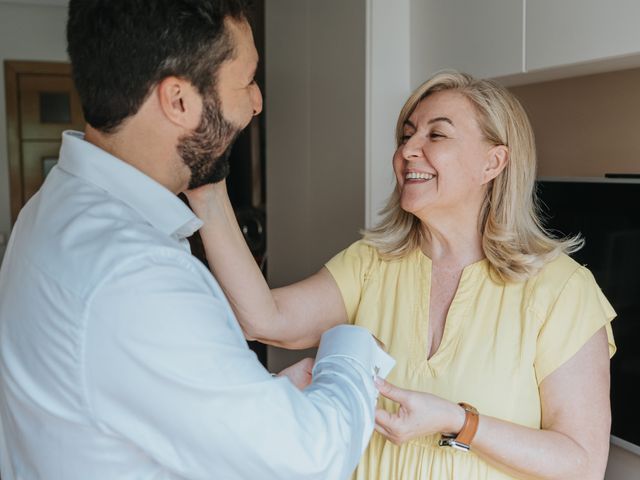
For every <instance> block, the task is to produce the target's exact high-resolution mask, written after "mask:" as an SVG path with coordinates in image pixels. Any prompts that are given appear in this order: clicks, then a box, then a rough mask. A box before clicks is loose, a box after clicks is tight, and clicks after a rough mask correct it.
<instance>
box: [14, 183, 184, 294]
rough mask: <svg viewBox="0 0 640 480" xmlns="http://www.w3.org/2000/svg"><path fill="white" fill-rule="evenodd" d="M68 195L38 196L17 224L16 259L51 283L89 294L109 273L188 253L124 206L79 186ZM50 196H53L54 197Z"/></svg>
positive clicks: (90, 189) (95, 190)
mask: <svg viewBox="0 0 640 480" xmlns="http://www.w3.org/2000/svg"><path fill="white" fill-rule="evenodd" d="M78 188H79V189H78V190H76V191H75V192H74V193H73V194H72V195H69V196H67V197H66V198H59V199H57V200H58V201H56V199H55V195H43V196H40V197H39V198H38V197H36V198H34V199H33V201H32V202H30V203H29V204H28V205H27V206H26V207H25V209H24V211H23V212H22V213H21V215H20V218H19V220H18V222H17V223H16V226H15V235H14V236H15V241H14V243H15V244H16V245H15V248H14V252H13V254H14V255H17V256H18V259H17V260H18V261H22V262H27V263H28V264H30V265H31V266H32V267H33V268H35V269H37V270H39V271H40V272H42V274H43V275H46V276H48V277H49V278H50V279H51V280H52V281H55V282H57V283H59V284H60V285H61V286H63V287H64V288H66V289H68V290H71V291H73V292H75V294H76V295H78V296H79V297H84V296H85V295H87V294H88V293H89V292H90V291H91V290H92V289H93V288H94V287H95V286H96V285H97V284H98V283H100V282H101V281H102V280H103V279H104V278H105V277H107V276H108V275H109V274H110V272H112V271H114V270H116V269H118V268H121V266H122V265H124V264H127V263H130V262H132V261H136V260H139V261H143V259H145V258H149V257H152V256H154V255H155V256H162V257H164V258H171V257H175V258H182V260H181V261H182V262H183V263H184V262H185V260H184V259H185V258H187V261H188V258H189V257H191V255H190V254H189V253H188V252H187V251H186V250H185V249H184V248H182V247H181V246H180V244H179V243H178V241H177V240H175V239H174V238H172V237H170V236H168V235H166V234H164V233H162V232H160V231H159V230H157V229H156V228H154V227H153V226H152V225H150V224H149V223H148V222H146V221H145V220H144V219H143V218H142V217H141V216H139V215H137V214H136V212H135V211H134V210H132V209H131V208H129V207H128V206H127V205H126V204H125V203H123V202H121V201H119V200H118V199H116V198H114V197H112V196H110V195H109V194H108V193H106V192H103V191H101V190H99V189H95V188H86V187H85V186H82V185H78ZM52 197H54V198H52Z"/></svg>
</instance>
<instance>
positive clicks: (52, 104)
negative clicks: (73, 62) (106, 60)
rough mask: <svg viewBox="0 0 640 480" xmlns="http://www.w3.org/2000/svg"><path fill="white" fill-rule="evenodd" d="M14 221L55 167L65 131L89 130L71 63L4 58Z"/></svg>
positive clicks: (10, 186) (10, 183)
mask: <svg viewBox="0 0 640 480" xmlns="http://www.w3.org/2000/svg"><path fill="white" fill-rule="evenodd" d="M4 71H5V84H6V97H7V126H8V132H7V133H8V144H9V152H8V153H9V188H10V192H11V221H12V223H13V222H15V221H16V218H17V216H18V212H19V211H20V209H21V208H22V206H23V205H24V204H25V203H26V202H27V200H29V198H31V196H32V195H33V194H34V193H35V192H37V191H38V189H39V188H40V185H42V182H43V181H44V179H45V177H46V175H47V173H48V172H49V170H51V168H52V167H53V166H54V165H55V163H56V162H57V159H58V152H59V150H60V142H61V136H62V132H63V131H64V130H83V129H84V118H83V115H82V108H81V106H80V99H79V98H78V94H77V92H76V90H75V88H74V86H73V80H72V79H71V66H70V65H69V64H68V63H53V62H21V61H10V60H7V61H5V62H4Z"/></svg>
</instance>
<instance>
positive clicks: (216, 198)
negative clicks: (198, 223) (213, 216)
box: [184, 180, 228, 222]
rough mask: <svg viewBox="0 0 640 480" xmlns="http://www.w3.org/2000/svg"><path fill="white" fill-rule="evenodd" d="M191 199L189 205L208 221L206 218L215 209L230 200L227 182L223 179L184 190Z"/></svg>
mask: <svg viewBox="0 0 640 480" xmlns="http://www.w3.org/2000/svg"><path fill="white" fill-rule="evenodd" d="M184 194H185V195H186V196H187V199H188V200H189V205H190V206H191V208H192V209H193V211H194V212H195V214H196V215H197V216H198V217H199V218H200V219H202V220H204V221H205V222H206V219H207V217H208V215H209V214H210V213H212V212H213V211H214V210H213V209H216V208H218V209H220V207H221V206H222V205H223V202H224V201H225V200H226V201H228V194H227V182H226V180H222V181H220V182H218V183H211V184H208V185H203V186H202V187H198V188H194V189H193V190H187V191H185V192H184Z"/></svg>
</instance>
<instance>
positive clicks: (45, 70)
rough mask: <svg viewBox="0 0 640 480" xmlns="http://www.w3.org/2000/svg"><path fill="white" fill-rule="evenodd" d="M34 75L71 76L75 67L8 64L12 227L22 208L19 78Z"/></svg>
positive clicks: (7, 96)
mask: <svg viewBox="0 0 640 480" xmlns="http://www.w3.org/2000/svg"><path fill="white" fill-rule="evenodd" d="M22 74H31V75H65V76H67V75H71V65H70V64H69V63H64V62H31V61H22V60H5V61H4V82H5V98H6V105H7V154H8V161H9V194H10V197H11V225H13V224H14V223H15V221H16V219H17V218H18V212H20V209H21V208H22V198H23V185H22V161H21V159H22V152H21V148H20V138H21V135H20V134H21V132H20V109H19V105H20V94H19V90H18V78H19V76H20V75H22Z"/></svg>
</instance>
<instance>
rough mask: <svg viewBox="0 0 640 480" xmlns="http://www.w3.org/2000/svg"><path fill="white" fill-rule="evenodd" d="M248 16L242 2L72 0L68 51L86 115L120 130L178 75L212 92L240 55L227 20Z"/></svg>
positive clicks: (100, 125) (104, 127)
mask: <svg viewBox="0 0 640 480" xmlns="http://www.w3.org/2000/svg"><path fill="white" fill-rule="evenodd" d="M247 16H248V6H247V3H246V1H243V0H71V1H70V2H69V20H68V22H67V43H68V46H67V51H68V53H69V57H70V58H71V65H72V70H73V79H74V82H75V85H76V89H77V90H78V93H79V95H80V100H81V102H82V109H83V112H84V116H85V120H86V121H87V122H88V123H89V124H90V125H91V126H92V127H94V128H96V129H98V130H101V131H103V132H105V133H109V132H113V131H115V130H116V128H117V127H118V126H119V125H120V124H121V123H122V121H123V120H124V119H126V118H127V117H129V116H131V115H134V114H135V113H136V112H137V111H138V109H139V108H140V106H141V105H142V103H143V102H144V100H145V99H146V98H147V95H148V94H149V92H150V90H151V88H152V87H153V86H154V85H155V84H156V83H158V82H159V81H161V80H162V79H163V78H166V77H168V76H171V75H175V76H177V77H180V78H184V79H187V80H189V81H190V82H191V83H192V84H193V85H194V86H195V87H196V88H197V89H198V91H199V93H200V94H202V95H204V94H205V93H207V92H209V91H211V90H212V89H213V88H214V86H215V80H216V75H217V70H218V67H219V66H220V64H221V63H223V62H224V61H225V60H227V59H229V58H231V57H232V55H233V54H234V46H233V44H232V40H231V38H230V36H229V33H228V31H227V29H226V28H225V24H224V21H225V18H227V17H230V18H232V19H234V20H243V19H246V18H247Z"/></svg>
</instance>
